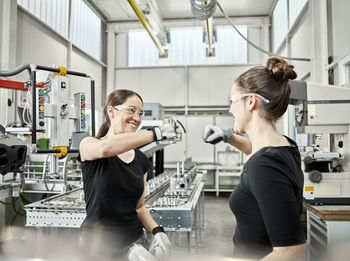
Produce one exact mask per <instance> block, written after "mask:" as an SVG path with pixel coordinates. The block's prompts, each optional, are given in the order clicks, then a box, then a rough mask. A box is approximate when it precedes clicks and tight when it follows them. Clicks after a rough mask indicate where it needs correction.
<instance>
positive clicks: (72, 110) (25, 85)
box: [0, 64, 95, 194]
mask: <svg viewBox="0 0 350 261" xmlns="http://www.w3.org/2000/svg"><path fill="white" fill-rule="evenodd" d="M24 70H27V71H28V72H29V74H30V81H29V82H15V81H10V80H4V79H0V87H1V88H8V89H12V90H20V91H24V92H26V93H27V96H26V98H27V99H26V102H25V105H22V106H19V107H18V111H19V114H18V115H19V116H20V117H19V118H20V120H21V123H20V126H19V127H17V126H10V127H8V128H6V133H9V134H13V135H21V136H22V138H23V137H24V135H27V136H28V135H30V134H31V143H29V142H27V144H26V145H27V146H26V148H27V147H28V154H27V157H26V158H25V165H24V168H23V172H21V178H20V179H19V178H18V177H15V176H13V173H12V177H10V176H11V175H7V176H8V177H10V178H9V179H16V180H17V181H18V182H20V183H21V184H20V185H21V192H23V193H45V194H50V193H54V194H55V193H56V194H57V193H61V192H65V191H67V189H68V182H67V166H71V165H72V164H73V165H74V166H73V172H74V173H79V174H80V170H79V169H78V164H77V163H75V164H74V160H73V163H72V160H71V159H72V158H74V155H75V156H76V155H77V153H78V145H79V142H80V140H81V139H82V138H83V137H85V136H86V135H87V134H86V132H87V126H88V125H87V118H86V93H83V92H79V93H76V94H74V100H72V99H70V95H69V94H70V83H69V78H68V75H75V76H78V77H87V78H90V79H91V114H92V117H91V118H92V123H91V125H90V126H91V131H92V134H93V135H94V133H95V110H94V92H95V90H94V88H95V83H94V80H93V79H92V77H91V76H89V75H87V74H84V73H80V72H74V71H67V69H66V68H63V67H59V68H51V67H45V66H40V65H29V64H25V65H23V66H20V67H18V68H16V69H15V70H13V71H10V72H0V76H4V77H8V76H14V75H16V74H19V73H21V72H22V71H24ZM37 71H46V72H49V75H48V77H47V79H44V80H45V82H39V83H37V82H36V79H37ZM30 96H31V97H30ZM72 121H74V123H75V124H74V129H75V132H73V133H72V131H73V129H72V128H71V125H72V124H71V123H72ZM40 133H42V134H41V136H44V135H45V136H46V137H49V139H41V140H39V139H37V135H39V134H40ZM24 138H25V137H24ZM39 141H42V142H41V144H43V147H44V148H42V147H41V146H40V143H39ZM37 143H38V144H37ZM77 176H78V175H75V177H74V179H75V178H76V177H77ZM80 176H81V175H80ZM70 185H71V186H73V187H74V185H75V184H70ZM77 185H78V186H81V184H77Z"/></svg>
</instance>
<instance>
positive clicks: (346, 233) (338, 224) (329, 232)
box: [304, 204, 350, 261]
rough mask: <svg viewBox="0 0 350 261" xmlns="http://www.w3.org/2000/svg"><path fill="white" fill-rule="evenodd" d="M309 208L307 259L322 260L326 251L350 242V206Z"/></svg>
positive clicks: (311, 260) (307, 205)
mask: <svg viewBox="0 0 350 261" xmlns="http://www.w3.org/2000/svg"><path fill="white" fill-rule="evenodd" d="M304 206H305V208H306V210H307V260H308V261H314V260H320V258H321V256H322V255H324V254H325V253H326V252H328V251H330V250H332V249H335V248H336V247H338V246H339V245H341V244H343V243H344V242H350V206H333V205H325V206H314V205H310V204H304Z"/></svg>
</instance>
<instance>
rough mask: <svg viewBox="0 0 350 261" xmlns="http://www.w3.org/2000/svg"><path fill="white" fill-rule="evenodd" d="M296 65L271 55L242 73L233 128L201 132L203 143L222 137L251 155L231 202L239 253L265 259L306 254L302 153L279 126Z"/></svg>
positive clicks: (234, 91)
mask: <svg viewBox="0 0 350 261" xmlns="http://www.w3.org/2000/svg"><path fill="white" fill-rule="evenodd" d="M293 68H294V67H293V66H292V65H289V64H288V63H287V62H286V61H284V60H282V59H279V58H275V57H271V58H270V59H268V60H267V63H266V66H259V67H254V68H251V69H249V70H248V71H247V72H245V73H243V74H242V75H240V76H239V77H238V79H237V80H236V81H235V82H234V84H233V87H232V90H231V94H230V111H229V112H230V114H231V115H232V116H233V117H234V118H235V125H234V128H232V129H221V128H219V127H217V126H212V125H208V126H206V127H205V129H204V131H203V139H204V141H205V142H208V143H211V144H215V143H217V142H219V141H224V142H227V143H230V144H231V145H233V146H235V147H236V148H238V149H239V150H241V151H242V152H243V153H245V154H246V155H247V160H246V162H245V164H244V167H243V171H242V174H241V181H240V184H239V185H238V186H237V188H236V189H235V190H234V191H233V192H232V194H231V196H230V200H229V203H230V208H231V210H232V212H233V213H234V215H235V217H236V222H237V225H236V230H235V233H234V236H233V242H234V251H233V254H234V256H235V257H243V258H252V259H259V260H264V261H273V260H276V261H277V260H278V261H281V260H293V261H294V260H302V259H303V258H304V257H305V256H304V255H305V250H306V246H305V236H304V232H303V228H302V225H301V222H300V215H301V213H302V210H303V206H302V198H303V183H304V176H303V172H302V170H301V160H300V154H299V150H298V146H297V144H296V143H295V141H293V140H291V139H290V138H288V137H286V136H283V135H281V134H279V133H278V132H277V129H276V121H277V120H278V119H279V118H280V117H281V116H282V115H283V114H284V113H285V112H286V110H287V107H288V103H289V95H290V87H289V84H288V81H289V80H293V79H295V78H296V77H297V74H296V73H295V71H294V70H293ZM237 133H238V134H240V133H245V134H247V136H248V137H243V136H241V135H237Z"/></svg>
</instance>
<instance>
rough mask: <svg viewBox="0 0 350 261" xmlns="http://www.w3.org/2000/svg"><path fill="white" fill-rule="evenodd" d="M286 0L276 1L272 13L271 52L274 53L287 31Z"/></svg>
mask: <svg viewBox="0 0 350 261" xmlns="http://www.w3.org/2000/svg"><path fill="white" fill-rule="evenodd" d="M287 11H288V10H287V0H278V2H277V4H276V6H275V8H274V10H273V13H272V30H273V50H274V51H276V50H277V48H278V47H279V46H280V44H281V43H282V41H283V40H284V38H285V36H286V34H287V30H288V23H287V22H288V21H287Z"/></svg>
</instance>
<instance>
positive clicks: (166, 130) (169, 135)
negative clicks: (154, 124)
mask: <svg viewBox="0 0 350 261" xmlns="http://www.w3.org/2000/svg"><path fill="white" fill-rule="evenodd" d="M160 130H161V131H162V135H163V139H166V140H172V139H174V138H176V133H175V128H174V126H173V125H171V124H169V123H166V124H164V125H162V126H160Z"/></svg>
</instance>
